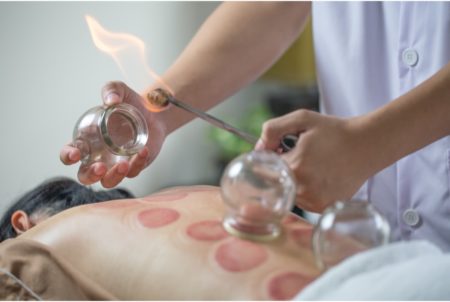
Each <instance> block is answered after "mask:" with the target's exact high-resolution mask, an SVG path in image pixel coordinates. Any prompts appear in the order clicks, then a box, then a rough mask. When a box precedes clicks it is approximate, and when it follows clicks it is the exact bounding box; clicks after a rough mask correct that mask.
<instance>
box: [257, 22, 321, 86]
mask: <svg viewBox="0 0 450 302" xmlns="http://www.w3.org/2000/svg"><path fill="white" fill-rule="evenodd" d="M262 79H263V80H270V81H276V82H280V83H283V84H286V85H292V86H311V85H314V84H315V82H316V70H315V64H314V51H313V42H312V27H311V20H309V22H308V24H307V25H306V28H305V30H304V31H303V33H302V34H301V36H300V37H299V38H298V39H297V41H295V42H294V44H293V45H292V46H291V47H290V48H289V49H288V50H287V52H286V53H285V54H284V55H283V56H282V57H281V58H280V59H279V60H278V61H277V62H276V63H275V64H274V65H273V66H272V67H271V68H270V69H269V70H268V71H267V72H266V73H265V74H264V75H263V76H262Z"/></svg>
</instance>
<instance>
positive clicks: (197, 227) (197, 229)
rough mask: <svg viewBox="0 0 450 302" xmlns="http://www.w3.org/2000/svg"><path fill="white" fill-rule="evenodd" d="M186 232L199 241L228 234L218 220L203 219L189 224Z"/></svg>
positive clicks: (219, 237)
mask: <svg viewBox="0 0 450 302" xmlns="http://www.w3.org/2000/svg"><path fill="white" fill-rule="evenodd" d="M186 233H187V234H188V236H190V237H191V238H194V239H197V240H200V241H215V240H220V239H223V238H225V237H227V236H228V233H227V231H225V229H224V228H223V226H222V223H221V222H220V221H214V220H204V221H200V222H196V223H193V224H191V225H189V226H188V227H187V229H186Z"/></svg>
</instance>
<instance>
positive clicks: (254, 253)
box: [215, 238, 268, 272]
mask: <svg viewBox="0 0 450 302" xmlns="http://www.w3.org/2000/svg"><path fill="white" fill-rule="evenodd" d="M267 257H268V253H267V251H266V249H265V248H264V247H262V246H259V245H257V244H256V243H254V242H250V241H245V240H241V239H238V238H233V239H232V240H230V241H227V242H225V243H222V244H221V245H220V246H219V247H218V248H217V250H216V253H215V259H216V261H217V262H218V263H219V265H220V266H221V267H222V268H223V269H225V270H227V271H230V272H242V271H247V270H251V269H253V268H255V267H258V266H259V265H261V264H262V263H263V262H264V261H266V260H267Z"/></svg>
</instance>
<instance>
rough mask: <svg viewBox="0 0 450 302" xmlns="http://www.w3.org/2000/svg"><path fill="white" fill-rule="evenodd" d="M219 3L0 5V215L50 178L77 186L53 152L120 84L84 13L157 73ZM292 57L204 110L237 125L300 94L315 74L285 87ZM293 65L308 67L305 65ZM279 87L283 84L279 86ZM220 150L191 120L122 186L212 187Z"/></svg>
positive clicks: (142, 191)
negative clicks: (122, 36) (142, 51)
mask: <svg viewBox="0 0 450 302" xmlns="http://www.w3.org/2000/svg"><path fill="white" fill-rule="evenodd" d="M218 5H219V3H218V2H162V1H161V2H0V41H1V47H0V102H1V109H0V139H1V140H0V141H1V151H0V152H1V153H0V154H1V156H0V168H1V174H0V179H1V181H0V213H1V212H2V210H3V209H5V207H7V206H8V205H9V204H10V203H11V202H12V201H13V200H15V199H16V198H17V197H19V196H20V195H21V194H23V193H24V192H25V191H27V190H29V189H31V188H33V187H34V186H36V185H38V184H39V183H41V182H42V181H44V180H46V179H48V178H51V177H55V176H68V177H71V178H74V179H76V175H77V170H78V166H71V167H68V166H64V165H63V164H62V163H61V162H60V160H59V151H60V149H61V147H62V146H63V145H64V144H66V143H68V142H69V141H70V140H71V135H72V130H73V126H74V124H75V122H76V120H77V118H78V117H79V116H80V115H81V114H82V113H83V112H84V111H86V110H87V109H88V108H91V107H93V106H96V105H98V104H101V99H100V89H101V87H102V85H103V84H104V83H105V82H107V81H109V80H123V81H125V79H124V78H123V76H122V74H121V72H120V70H119V68H118V67H117V66H116V65H115V63H114V61H113V60H112V59H111V58H110V57H109V56H107V55H106V54H104V53H102V52H100V51H99V50H97V49H96V48H95V46H94V44H93V42H92V40H91V36H90V33H89V30H88V27H87V24H86V22H85V20H84V15H85V14H89V15H91V16H93V17H94V18H96V19H97V20H98V21H99V22H100V24H102V25H103V26H104V27H105V28H106V29H108V30H111V31H113V32H127V33H130V34H133V35H135V36H138V37H140V38H141V39H142V40H143V41H144V42H145V43H146V45H147V46H148V48H149V49H150V52H149V54H148V58H149V62H150V65H151V67H152V69H153V70H154V71H155V72H156V73H158V74H162V73H163V72H164V70H166V69H167V68H168V67H169V65H170V64H171V62H173V61H174V60H175V58H176V57H177V56H178V54H179V53H180V52H181V51H182V50H183V48H184V47H185V45H186V44H187V43H188V41H189V40H190V39H191V37H192V36H193V35H194V33H195V32H196V30H197V29H198V28H199V26H200V25H201V23H202V22H203V21H204V20H205V18H206V17H207V16H208V15H209V14H210V13H211V12H212V11H213V10H214V9H215V8H216V7H217V6H218ZM308 43H309V42H308ZM308 43H307V44H308ZM308 46H310V43H309V44H308ZM296 47H297V48H298V46H296ZM300 47H303V46H300ZM296 54H298V49H297V50H294V51H292V54H291V55H290V58H289V56H288V58H287V59H283V60H282V62H281V63H279V64H281V65H277V66H278V67H274V69H273V70H272V71H270V72H269V73H268V74H267V75H266V76H265V79H266V80H261V81H258V82H256V83H255V84H252V85H251V86H249V87H247V88H245V89H243V90H242V91H240V92H239V93H237V94H236V95H235V96H233V97H232V98H230V100H228V101H227V102H225V103H224V104H222V105H220V106H218V107H216V108H214V109H213V110H212V111H211V113H212V114H214V115H217V116H219V117H221V118H223V119H225V120H229V121H230V122H231V123H234V122H235V121H239V120H245V119H246V116H248V114H249V112H251V111H252V110H253V111H255V109H254V108H255V106H261V103H262V102H261V101H262V100H267V99H274V98H275V99H277V98H279V97H280V96H281V97H282V98H283V94H285V93H286V92H288V94H289V95H291V94H292V89H293V88H292V87H293V86H294V87H297V86H298V87H302V85H301V84H302V83H304V84H306V86H308V87H310V86H311V83H310V82H314V71H313V69H312V70H311V67H310V66H309V65H308V66H309V67H307V69H308V70H309V71H307V73H308V74H307V75H306V80H305V76H304V75H302V76H301V77H300V78H295V79H294V80H293V78H292V77H291V76H288V78H289V80H287V81H286V73H291V74H292V69H294V70H295V69H296V68H297V64H298V62H299V61H298V59H296ZM311 54H312V51H311ZM301 60H306V61H308V62H310V61H311V58H310V57H308V58H306V59H305V58H303V59H301ZM301 60H300V61H301ZM283 62H284V63H283ZM294 62H295V63H294ZM294 74H295V72H294ZM311 77H312V78H313V80H311ZM277 80H280V81H281V82H282V84H280V83H277ZM292 80H293V81H292ZM302 81H303V82H302ZM299 82H300V83H299ZM283 83H288V85H287V86H289V87H288V88H287V89H285V88H284V86H285V85H284V84H283ZM312 86H314V85H312ZM308 89H309V88H308ZM294 90H295V91H298V90H297V88H294ZM302 91H304V89H303V90H302ZM308 91H309V90H308ZM294 94H295V93H294ZM295 98H296V99H298V98H297V97H295ZM295 102H296V101H295ZM297 106H299V105H298V104H297V105H295V106H294V107H297ZM263 116H264V115H263ZM253 127H254V126H253ZM150 139H151V137H150ZM225 144H229V143H228V142H227V141H225ZM239 152H241V150H240V149H239V150H238V151H237V153H239ZM221 153H223V148H222V147H221V145H220V144H219V143H218V140H217V134H215V133H212V130H211V128H210V127H209V126H208V125H207V124H205V123H204V122H202V121H199V120H198V121H194V122H192V123H190V124H189V125H187V126H186V127H184V128H183V129H180V130H178V131H177V132H175V133H174V134H173V135H171V136H170V137H169V138H168V139H167V140H166V143H165V145H164V146H163V149H162V151H161V153H160V156H159V157H158V158H157V160H156V161H155V162H154V163H153V164H152V165H151V167H150V168H148V169H146V170H145V171H143V172H142V173H141V174H140V175H139V176H138V177H137V178H135V179H127V180H125V181H123V182H122V183H121V186H122V187H126V188H128V189H129V190H131V191H132V192H133V193H134V194H136V195H137V196H143V195H146V194H149V193H151V192H154V191H156V190H158V189H161V188H164V187H168V186H174V185H185V184H216V183H217V180H218V178H219V177H220V173H221V170H220V169H217V167H216V166H217V161H218V158H219V159H220V158H221V155H220V154H221ZM237 153H236V154H237ZM94 186H95V187H99V186H98V185H94Z"/></svg>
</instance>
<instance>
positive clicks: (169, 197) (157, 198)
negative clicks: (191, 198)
mask: <svg viewBox="0 0 450 302" xmlns="http://www.w3.org/2000/svg"><path fill="white" fill-rule="evenodd" d="M188 195H189V193H188V192H176V193H168V194H160V195H152V196H149V197H146V198H143V199H144V200H145V201H151V202H157V201H174V200H179V199H183V198H185V197H187V196H188Z"/></svg>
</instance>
